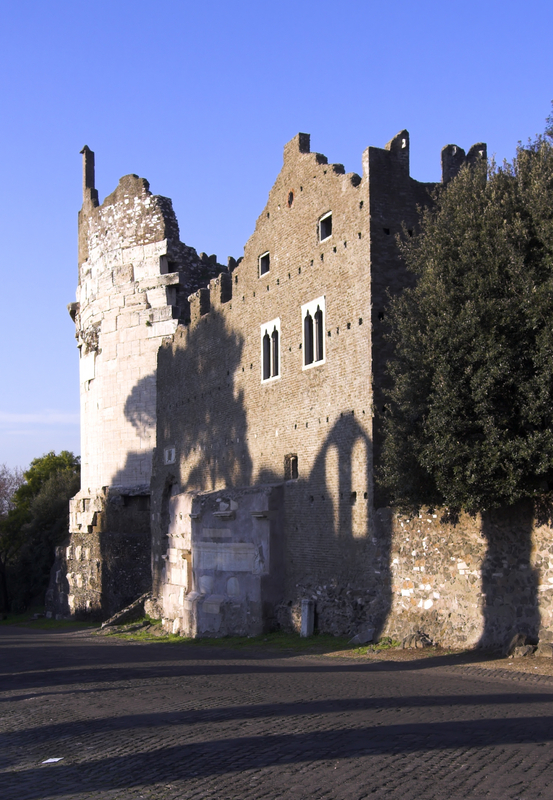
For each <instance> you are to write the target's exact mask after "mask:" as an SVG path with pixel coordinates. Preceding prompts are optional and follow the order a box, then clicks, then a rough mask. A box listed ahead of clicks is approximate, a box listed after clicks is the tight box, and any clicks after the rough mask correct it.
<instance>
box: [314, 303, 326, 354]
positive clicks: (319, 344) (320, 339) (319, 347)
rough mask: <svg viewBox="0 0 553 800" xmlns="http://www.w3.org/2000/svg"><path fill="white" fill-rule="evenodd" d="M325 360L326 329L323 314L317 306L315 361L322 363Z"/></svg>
mask: <svg viewBox="0 0 553 800" xmlns="http://www.w3.org/2000/svg"><path fill="white" fill-rule="evenodd" d="M323 358H324V329H323V312H322V311H321V309H320V308H319V306H317V310H316V312H315V361H322V360H323Z"/></svg>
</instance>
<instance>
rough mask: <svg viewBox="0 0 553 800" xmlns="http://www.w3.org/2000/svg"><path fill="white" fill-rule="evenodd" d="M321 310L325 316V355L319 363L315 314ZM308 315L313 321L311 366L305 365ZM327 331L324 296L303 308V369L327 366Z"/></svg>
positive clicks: (323, 335) (323, 340)
mask: <svg viewBox="0 0 553 800" xmlns="http://www.w3.org/2000/svg"><path fill="white" fill-rule="evenodd" d="M319 309H320V310H321V312H322V315H323V319H322V322H321V327H322V338H321V343H322V349H323V354H322V358H320V359H319V360H318V361H316V360H315V354H316V335H317V332H316V330H315V314H316V313H317V311H318V310H319ZM308 314H310V315H311V318H312V319H313V361H312V362H311V363H310V364H306V363H305V359H306V355H307V352H306V346H305V345H306V341H305V318H306V316H307V315H308ZM325 330H326V297H325V295H323V296H322V297H317V298H316V299H315V300H311V302H309V303H305V304H304V305H303V306H302V307H301V336H302V343H303V344H302V350H303V366H302V369H311V368H312V367H320V366H321V364H325V363H326V336H325Z"/></svg>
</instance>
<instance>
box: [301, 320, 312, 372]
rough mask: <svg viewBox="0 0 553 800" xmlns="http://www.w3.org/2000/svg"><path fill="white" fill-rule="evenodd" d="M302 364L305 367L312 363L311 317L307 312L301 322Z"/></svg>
mask: <svg viewBox="0 0 553 800" xmlns="http://www.w3.org/2000/svg"><path fill="white" fill-rule="evenodd" d="M303 341H304V353H305V355H304V363H305V366H308V365H309V364H312V363H313V317H312V316H311V314H310V313H309V311H308V312H307V314H306V315H305V319H304V321H303Z"/></svg>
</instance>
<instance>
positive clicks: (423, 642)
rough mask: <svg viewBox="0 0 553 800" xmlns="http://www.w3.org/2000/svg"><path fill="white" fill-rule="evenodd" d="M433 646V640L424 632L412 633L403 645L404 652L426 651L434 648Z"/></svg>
mask: <svg viewBox="0 0 553 800" xmlns="http://www.w3.org/2000/svg"><path fill="white" fill-rule="evenodd" d="M432 645H433V642H432V639H431V638H430V637H429V636H428V635H427V634H426V633H423V632H422V631H416V633H410V634H409V635H408V636H406V637H405V639H404V640H403V641H402V643H401V646H402V648H403V649H404V650H424V648H425V647H432Z"/></svg>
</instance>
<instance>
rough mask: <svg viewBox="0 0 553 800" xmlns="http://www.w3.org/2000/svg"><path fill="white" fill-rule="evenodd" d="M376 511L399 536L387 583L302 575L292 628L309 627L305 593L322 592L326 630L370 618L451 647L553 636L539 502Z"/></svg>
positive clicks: (549, 552) (549, 557) (546, 527)
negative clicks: (410, 512) (462, 509)
mask: <svg viewBox="0 0 553 800" xmlns="http://www.w3.org/2000/svg"><path fill="white" fill-rule="evenodd" d="M376 517H377V525H376V532H375V533H376V537H377V538H378V539H379V540H381V541H382V542H384V541H386V540H388V541H389V542H390V546H389V563H386V562H385V561H381V562H380V563H379V564H377V565H376V566H377V567H378V568H379V569H378V572H379V573H380V578H379V583H378V584H374V583H373V588H372V590H371V589H368V588H367V585H370V584H371V582H372V581H373V578H372V576H370V575H367V580H366V581H365V582H364V584H363V583H361V582H357V583H350V584H347V585H340V584H337V583H336V581H330V582H329V583H325V584H317V583H314V582H309V581H305V582H304V583H301V584H298V585H297V587H296V594H295V596H294V597H292V598H290V599H289V600H288V602H287V603H285V604H284V605H283V606H282V607H281V609H280V612H279V620H280V622H281V624H282V625H283V627H285V628H287V629H292V630H296V631H299V629H300V625H301V611H300V609H301V601H302V599H312V600H313V601H314V602H315V614H316V622H317V625H318V628H319V630H321V631H324V632H328V633H334V634H336V635H339V634H341V635H350V634H351V635H353V634H355V633H356V632H357V631H358V630H359V629H360V628H362V627H363V626H365V627H366V626H369V627H374V628H375V631H376V635H377V636H391V637H392V638H393V639H396V640H399V641H402V640H403V639H404V638H405V637H407V636H408V635H410V634H412V633H414V632H417V631H420V632H422V633H425V634H426V635H427V636H428V637H429V638H430V639H431V640H432V641H433V642H435V643H436V644H439V645H441V646H443V647H475V646H482V647H492V648H503V647H505V645H506V644H507V643H508V642H509V641H510V640H511V638H512V637H513V636H514V635H515V634H516V633H521V634H524V635H525V636H526V637H527V640H528V641H529V642H530V643H534V644H535V643H537V642H538V641H542V642H551V641H553V528H552V526H551V523H550V521H549V522H548V521H545V522H544V521H540V520H538V519H536V517H535V512H534V510H533V508H532V506H531V504H525V503H521V504H519V505H517V506H514V507H512V508H508V509H497V510H494V511H491V512H487V513H486V514H483V515H478V516H475V517H471V516H469V515H466V514H463V515H461V516H460V517H459V518H458V519H456V520H455V521H452V520H451V519H448V515H447V512H446V511H444V510H443V509H434V510H431V511H428V510H427V511H424V512H421V513H420V515H416V516H414V517H409V516H405V515H401V514H398V513H393V512H392V511H390V509H379V510H378V511H377V512H376Z"/></svg>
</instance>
